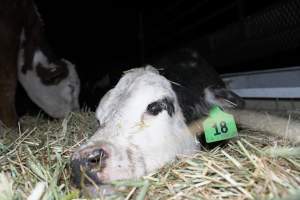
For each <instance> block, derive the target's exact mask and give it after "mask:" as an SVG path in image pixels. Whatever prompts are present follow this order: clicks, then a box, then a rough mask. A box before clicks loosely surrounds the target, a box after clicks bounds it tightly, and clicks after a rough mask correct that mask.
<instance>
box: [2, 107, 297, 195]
mask: <svg viewBox="0 0 300 200" xmlns="http://www.w3.org/2000/svg"><path fill="white" fill-rule="evenodd" d="M96 127H97V122H96V119H95V117H94V113H92V112H88V111H86V112H81V113H72V114H70V115H69V116H68V117H67V118H66V119H64V120H52V121H51V120H47V119H44V118H42V117H29V116H25V117H23V118H22V119H21V123H20V125H19V127H18V129H16V130H8V129H4V130H2V131H3V132H4V138H2V139H1V140H0V200H2V199H27V198H28V199H63V200H68V199H76V198H79V197H81V198H83V197H82V196H80V192H79V191H78V190H77V189H76V188H73V187H72V185H71V183H70V169H69V157H70V154H71V153H72V151H73V150H74V149H75V148H76V147H78V146H79V144H81V143H83V142H85V141H86V140H87V139H88V138H89V137H90V136H91V135H92V134H93V133H94V131H95V130H96ZM111 184H112V185H114V186H115V188H117V190H118V192H117V193H116V194H114V195H112V196H109V197H105V199H139V200H140V199H151V200H152V199H207V200H213V199H230V200H231V199H233V200H235V199H236V200H242V199H295V200H296V199H300V190H299V188H300V148H299V147H293V146H292V145H291V144H290V143H289V142H288V141H286V140H284V139H281V138H275V137H271V136H269V135H268V134H265V133H259V132H256V131H253V130H247V129H243V130H241V131H240V132H239V137H238V138H237V139H234V140H231V141H230V142H229V144H228V145H227V146H225V147H222V148H215V149H213V150H210V151H202V152H199V153H197V154H195V155H194V156H192V157H184V156H179V157H178V160H177V161H176V162H174V163H171V164H169V165H166V166H165V167H164V168H162V169H160V170H158V171H157V172H155V173H153V174H150V175H148V176H145V177H143V178H142V179H140V180H126V181H116V182H113V183H111ZM99 198H100V199H101V198H104V197H101V196H100V197H99Z"/></svg>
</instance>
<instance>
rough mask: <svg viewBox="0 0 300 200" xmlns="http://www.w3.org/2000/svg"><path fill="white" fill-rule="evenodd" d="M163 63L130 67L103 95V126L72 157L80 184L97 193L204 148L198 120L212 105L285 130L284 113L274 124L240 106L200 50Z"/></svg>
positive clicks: (261, 126) (241, 118)
mask: <svg viewBox="0 0 300 200" xmlns="http://www.w3.org/2000/svg"><path fill="white" fill-rule="evenodd" d="M159 64H160V65H156V66H158V67H162V68H164V70H161V73H162V74H164V76H163V75H162V74H160V73H159V70H157V69H156V68H154V67H152V66H146V67H143V68H135V69H131V70H129V71H127V72H125V73H124V76H123V77H122V78H121V79H120V81H119V82H118V84H117V85H116V86H115V87H114V88H113V89H112V90H110V91H109V92H108V93H107V94H106V95H105V96H104V97H103V98H102V99H101V101H100V103H99V106H98V108H97V111H96V117H97V119H98V121H99V129H98V131H97V132H96V133H95V134H94V135H93V136H92V137H91V138H90V139H89V140H88V142H87V143H86V144H83V145H82V146H80V147H79V148H78V149H77V150H76V151H75V152H74V154H73V155H72V158H71V168H72V176H73V179H74V182H75V184H76V185H77V186H82V184H84V185H85V186H86V187H87V188H89V189H90V190H91V192H92V193H94V192H95V187H94V184H97V185H101V184H104V183H106V182H109V181H112V180H120V179H129V178H138V177H141V176H143V175H146V174H147V173H150V172H153V171H154V170H156V169H158V168H160V167H162V166H163V165H165V164H166V163H168V162H171V161H174V160H175V158H176V156H177V155H183V154H187V155H189V154H192V153H195V152H196V151H199V150H200V146H201V143H200V142H199V140H198V138H199V137H198V136H199V134H201V133H202V127H201V123H199V122H198V120H200V121H201V120H202V119H203V118H205V116H207V112H208V109H209V108H210V107H211V106H212V105H218V106H221V107H223V108H224V109H226V108H227V109H230V110H231V108H235V109H234V110H232V112H233V114H234V115H235V116H237V117H236V120H237V121H238V122H241V123H244V124H245V123H246V124H248V125H249V126H251V127H254V128H257V129H259V130H266V131H274V132H275V133H277V134H278V135H282V131H284V130H285V126H284V125H282V124H283V122H284V120H282V119H280V118H276V117H273V118H272V119H271V120H275V121H272V122H274V123H276V124H277V123H278V124H281V125H278V126H275V128H274V127H273V129H270V128H268V127H269V126H267V124H262V123H263V121H264V123H266V120H265V119H266V117H265V116H264V115H262V114H258V113H255V114H254V115H252V114H253V113H252V114H251V113H250V114H249V112H246V111H245V112H244V111H243V110H239V107H241V108H242V107H243V105H244V102H243V100H242V99H241V98H240V97H238V96H237V95H236V94H234V93H233V92H231V91H230V90H228V89H226V87H225V85H224V83H223V82H222V81H221V79H220V78H219V76H218V75H217V73H216V72H215V71H214V69H213V68H212V67H211V66H209V65H208V64H207V63H206V62H205V61H204V60H203V59H202V58H201V57H200V56H199V55H198V54H197V53H196V52H194V51H191V50H180V51H178V52H175V53H174V55H169V56H168V57H167V58H166V60H161V61H160V62H159ZM171 66H172V68H170V67H171ZM235 110H236V111H235ZM195 122H198V123H197V124H198V126H194V123H195ZM195 127H196V128H195ZM290 128H291V130H290V131H288V133H287V135H289V134H291V135H290V137H294V138H293V139H294V140H295V139H297V141H298V142H299V141H300V135H297V133H299V132H300V126H299V125H298V124H296V123H294V124H293V123H291V124H290ZM296 132H297V133H296ZM82 174H85V175H86V176H87V177H89V178H84V177H86V176H83V175H82ZM92 182H93V183H92Z"/></svg>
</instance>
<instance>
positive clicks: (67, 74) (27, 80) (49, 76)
mask: <svg viewBox="0 0 300 200" xmlns="http://www.w3.org/2000/svg"><path fill="white" fill-rule="evenodd" d="M24 41H26V38H25V34H24V31H23V32H22V34H21V47H20V50H19V55H18V79H19V81H20V83H21V84H22V86H23V87H24V89H25V90H26V92H27V94H28V96H29V97H30V98H31V100H32V101H33V102H34V103H36V104H37V105H38V106H39V107H40V108H42V109H43V110H44V111H45V112H46V113H47V114H49V115H50V116H51V117H54V118H61V117H65V116H66V114H67V113H69V112H70V111H73V110H77V109H79V102H78V96H79V91H80V81H79V78H78V75H77V72H76V69H75V66H74V65H73V64H72V63H70V62H69V61H67V60H65V59H56V58H55V59H53V58H52V57H50V56H49V54H47V53H46V51H45V50H44V49H42V48H41V47H39V46H37V47H35V48H32V49H31V50H30V51H29V50H28V49H29V48H28V47H27V46H26V45H24V43H25V44H26V42H24ZM28 45H31V43H30V44H28Z"/></svg>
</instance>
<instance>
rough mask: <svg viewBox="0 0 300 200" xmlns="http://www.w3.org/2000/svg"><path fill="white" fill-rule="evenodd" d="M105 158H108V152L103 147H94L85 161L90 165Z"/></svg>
mask: <svg viewBox="0 0 300 200" xmlns="http://www.w3.org/2000/svg"><path fill="white" fill-rule="evenodd" d="M106 158H108V154H107V153H106V152H105V151H104V150H103V149H96V150H94V151H93V152H92V153H91V154H90V155H89V156H88V158H87V161H88V163H89V164H90V165H98V164H101V163H102V162H103V161H104V160H105V159H106Z"/></svg>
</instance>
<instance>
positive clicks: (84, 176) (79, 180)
mask: <svg viewBox="0 0 300 200" xmlns="http://www.w3.org/2000/svg"><path fill="white" fill-rule="evenodd" d="M107 158H108V153H107V152H106V151H105V150H104V149H102V148H89V149H83V150H81V151H79V152H76V153H74V154H73V156H72V158H71V164H70V165H71V171H72V181H73V183H74V184H75V185H76V186H77V187H81V186H82V185H81V184H87V185H90V184H93V182H94V183H96V184H101V180H100V179H99V177H98V174H99V173H101V172H102V170H103V168H104V167H105V165H106V160H107Z"/></svg>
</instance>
